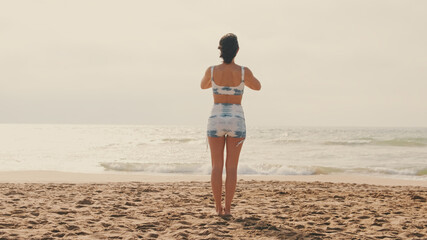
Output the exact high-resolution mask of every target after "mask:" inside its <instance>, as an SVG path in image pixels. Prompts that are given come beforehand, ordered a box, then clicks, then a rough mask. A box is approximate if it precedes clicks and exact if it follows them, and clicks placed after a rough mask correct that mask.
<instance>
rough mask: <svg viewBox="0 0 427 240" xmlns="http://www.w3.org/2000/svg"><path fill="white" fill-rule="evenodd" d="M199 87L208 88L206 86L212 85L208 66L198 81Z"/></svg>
mask: <svg viewBox="0 0 427 240" xmlns="http://www.w3.org/2000/svg"><path fill="white" fill-rule="evenodd" d="M200 87H201V88H202V89H208V88H210V87H212V82H211V68H210V67H208V69H206V72H205V76H203V78H202V82H201V83H200Z"/></svg>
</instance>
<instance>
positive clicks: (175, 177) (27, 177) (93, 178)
mask: <svg viewBox="0 0 427 240" xmlns="http://www.w3.org/2000/svg"><path fill="white" fill-rule="evenodd" d="M223 178H225V176H223ZM238 180H245V181H251V180H255V181H292V182H293V181H297V182H331V183H356V184H370V185H383V186H420V187H427V181H423V180H406V179H395V178H387V177H377V176H365V175H348V174H347V175H338V174H333V175H239V176H238ZM192 181H198V182H208V181H210V175H193V174H143V173H133V172H123V173H76V172H62V171H38V170H37V171H0V183H110V182H147V183H162V182H163V183H165V182H192Z"/></svg>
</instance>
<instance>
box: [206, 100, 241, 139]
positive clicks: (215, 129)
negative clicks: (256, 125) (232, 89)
mask: <svg viewBox="0 0 427 240" xmlns="http://www.w3.org/2000/svg"><path fill="white" fill-rule="evenodd" d="M208 136H209V137H224V136H227V137H233V138H245V137H246V124H245V115H244V114H243V108H242V105H240V104H231V103H215V104H214V106H213V108H212V112H211V116H210V117H209V120H208Z"/></svg>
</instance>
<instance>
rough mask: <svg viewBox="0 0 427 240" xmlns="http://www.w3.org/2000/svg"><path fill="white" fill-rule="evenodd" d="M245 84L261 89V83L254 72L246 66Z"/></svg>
mask: <svg viewBox="0 0 427 240" xmlns="http://www.w3.org/2000/svg"><path fill="white" fill-rule="evenodd" d="M245 85H246V86H247V87H249V88H250V89H252V90H257V91H258V90H260V89H261V83H260V82H259V81H258V79H256V77H255V76H254V75H253V74H252V71H251V70H250V69H249V68H247V67H245Z"/></svg>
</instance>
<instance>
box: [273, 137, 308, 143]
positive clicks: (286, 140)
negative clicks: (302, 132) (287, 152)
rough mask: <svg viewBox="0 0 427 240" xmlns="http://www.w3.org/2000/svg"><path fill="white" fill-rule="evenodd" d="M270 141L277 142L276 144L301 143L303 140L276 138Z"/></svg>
mask: <svg viewBox="0 0 427 240" xmlns="http://www.w3.org/2000/svg"><path fill="white" fill-rule="evenodd" d="M270 142H272V143H275V144H294V143H301V142H302V140H299V139H282V138H281V139H274V140H271V141H270Z"/></svg>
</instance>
